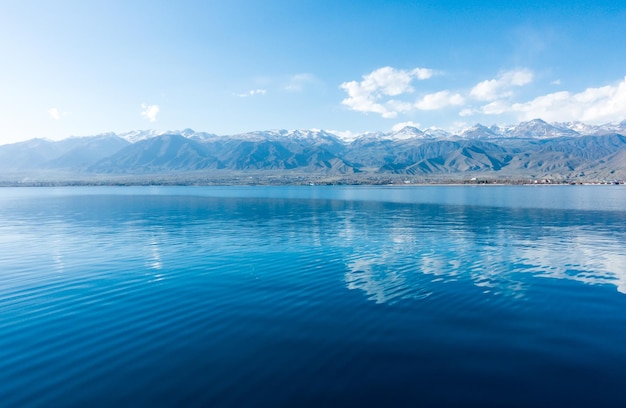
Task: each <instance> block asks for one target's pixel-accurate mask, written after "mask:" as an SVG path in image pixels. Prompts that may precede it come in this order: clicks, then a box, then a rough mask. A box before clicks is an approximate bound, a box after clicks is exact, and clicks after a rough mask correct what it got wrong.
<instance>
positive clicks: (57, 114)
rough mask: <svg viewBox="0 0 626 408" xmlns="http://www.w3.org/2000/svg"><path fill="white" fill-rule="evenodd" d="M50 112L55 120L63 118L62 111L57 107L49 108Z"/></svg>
mask: <svg viewBox="0 0 626 408" xmlns="http://www.w3.org/2000/svg"><path fill="white" fill-rule="evenodd" d="M48 114H49V115H50V117H51V118H52V119H54V120H59V119H61V112H60V111H59V110H58V109H57V108H50V109H48Z"/></svg>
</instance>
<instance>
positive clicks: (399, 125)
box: [391, 120, 421, 132]
mask: <svg viewBox="0 0 626 408" xmlns="http://www.w3.org/2000/svg"><path fill="white" fill-rule="evenodd" d="M407 126H410V127H414V128H418V129H419V128H420V126H421V125H420V124H419V123H417V122H413V121H411V120H409V121H407V122H400V123H396V124H395V125H393V126H392V127H391V130H393V131H394V132H397V131H399V130H402V129H404V128H405V127H407Z"/></svg>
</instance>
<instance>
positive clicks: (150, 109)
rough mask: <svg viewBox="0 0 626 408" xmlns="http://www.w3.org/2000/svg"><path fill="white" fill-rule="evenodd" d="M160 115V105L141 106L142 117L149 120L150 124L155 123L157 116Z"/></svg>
mask: <svg viewBox="0 0 626 408" xmlns="http://www.w3.org/2000/svg"><path fill="white" fill-rule="evenodd" d="M158 113H159V105H146V104H145V103H142V104H141V116H143V117H144V118H146V119H148V120H149V121H150V122H155V121H156V117H157V114H158Z"/></svg>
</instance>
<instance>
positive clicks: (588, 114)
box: [481, 77, 626, 123]
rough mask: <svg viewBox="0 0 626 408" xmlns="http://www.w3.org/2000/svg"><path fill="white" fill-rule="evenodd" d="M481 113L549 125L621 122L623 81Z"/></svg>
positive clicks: (500, 104)
mask: <svg viewBox="0 0 626 408" xmlns="http://www.w3.org/2000/svg"><path fill="white" fill-rule="evenodd" d="M481 111H482V113H485V114H488V115H499V114H503V113H514V114H516V115H517V117H518V120H530V119H534V118H542V119H544V120H547V121H549V122H562V121H581V122H585V123H606V122H611V121H618V120H623V119H624V115H625V112H626V77H624V79H623V80H622V81H620V82H618V83H617V84H615V85H607V86H603V87H599V88H587V89H585V90H584V91H582V92H578V93H571V92H568V91H561V92H554V93H550V94H547V95H542V96H538V97H536V98H535V99H533V100H531V101H528V102H523V103H512V104H511V103H506V102H504V101H495V102H492V103H489V104H487V105H484V106H483V107H482V108H481Z"/></svg>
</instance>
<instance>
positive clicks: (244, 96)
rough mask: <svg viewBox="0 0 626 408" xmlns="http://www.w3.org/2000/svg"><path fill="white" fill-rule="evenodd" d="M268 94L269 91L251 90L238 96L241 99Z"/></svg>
mask: <svg viewBox="0 0 626 408" xmlns="http://www.w3.org/2000/svg"><path fill="white" fill-rule="evenodd" d="M266 93H267V89H251V90H249V91H248V92H244V93H240V94H236V95H237V96H238V97H240V98H247V97H249V96H255V95H265V94H266Z"/></svg>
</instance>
